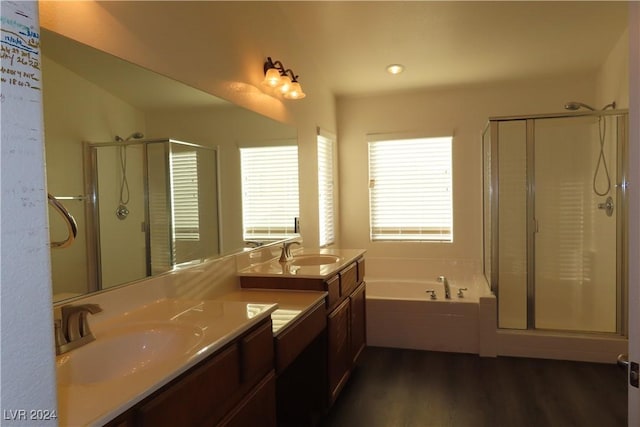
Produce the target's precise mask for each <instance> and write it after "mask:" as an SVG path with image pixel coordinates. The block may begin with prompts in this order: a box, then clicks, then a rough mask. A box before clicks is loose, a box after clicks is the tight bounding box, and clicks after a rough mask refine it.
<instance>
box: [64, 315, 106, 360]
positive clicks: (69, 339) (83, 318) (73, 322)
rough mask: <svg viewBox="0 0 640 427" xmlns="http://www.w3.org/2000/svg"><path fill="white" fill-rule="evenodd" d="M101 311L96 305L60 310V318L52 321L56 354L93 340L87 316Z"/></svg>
mask: <svg viewBox="0 0 640 427" xmlns="http://www.w3.org/2000/svg"><path fill="white" fill-rule="evenodd" d="M101 311H102V308H100V306H99V305H98V304H79V305H71V304H69V305H65V306H63V307H62V309H61V312H62V318H61V319H55V320H54V326H55V340H56V354H63V353H66V352H67V351H71V350H73V349H74V348H78V347H80V346H83V345H85V344H87V343H90V342H91V341H93V340H95V337H94V336H93V333H92V332H91V329H89V322H88V321H87V315H88V314H96V313H100V312H101Z"/></svg>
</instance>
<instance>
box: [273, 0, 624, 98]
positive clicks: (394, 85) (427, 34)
mask: <svg viewBox="0 0 640 427" xmlns="http://www.w3.org/2000/svg"><path fill="white" fill-rule="evenodd" d="M279 7H280V8H281V10H282V14H283V15H284V16H285V20H284V22H283V23H282V25H283V26H284V28H286V30H287V32H288V33H289V34H290V36H291V37H293V38H295V39H296V40H297V42H298V44H299V47H300V49H304V51H305V52H306V53H307V55H308V56H309V57H310V61H309V62H311V63H312V66H313V67H314V69H318V70H322V73H323V75H324V77H323V79H324V80H325V83H326V85H327V86H328V87H329V88H330V90H331V91H333V92H334V93H335V94H337V95H349V94H359V93H375V92H385V91H395V90H403V89H410V88H428V87H441V86H450V85H464V84H474V83H484V82H491V81H503V80H514V79H523V78H532V77H544V76H552V75H558V74H567V73H574V72H575V73H585V72H592V71H594V70H597V68H598V67H599V66H600V65H601V64H602V63H603V62H604V60H605V59H606V57H607V55H608V53H609V52H610V51H611V49H612V48H613V46H614V45H615V43H616V42H617V41H618V40H619V39H620V36H621V35H622V33H623V32H624V31H625V29H626V28H627V4H626V3H624V2H590V1H589V2H578V1H572V2H555V1H550V2H423V1H394V2H324V1H323V2H281V3H279ZM306 62H307V61H305V63H306ZM392 63H400V64H403V65H404V66H405V67H406V69H405V72H404V73H402V74H400V75H397V76H391V75H389V74H388V73H386V71H385V67H386V66H387V65H389V64H392ZM309 65H310V64H306V66H307V67H308V66H309ZM296 67H297V66H296ZM296 72H298V70H297V69H296ZM309 72H312V70H309ZM300 74H301V76H304V74H303V73H302V71H301V72H300Z"/></svg>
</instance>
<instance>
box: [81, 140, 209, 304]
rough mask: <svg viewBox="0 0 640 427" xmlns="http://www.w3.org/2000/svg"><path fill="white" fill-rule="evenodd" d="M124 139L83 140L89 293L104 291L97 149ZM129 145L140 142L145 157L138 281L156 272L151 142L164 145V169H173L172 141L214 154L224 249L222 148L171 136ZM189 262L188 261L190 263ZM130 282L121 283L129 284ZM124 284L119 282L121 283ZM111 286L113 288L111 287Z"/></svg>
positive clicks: (172, 261)
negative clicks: (142, 252) (142, 243)
mask: <svg viewBox="0 0 640 427" xmlns="http://www.w3.org/2000/svg"><path fill="white" fill-rule="evenodd" d="M122 144H123V143H122V142H119V141H109V142H90V141H83V150H84V165H85V167H84V182H85V194H87V195H88V197H87V203H85V216H86V218H87V219H86V227H87V233H86V235H87V282H88V283H87V291H88V292H96V291H101V290H103V286H102V261H101V260H102V254H101V249H100V248H101V245H100V228H99V225H100V216H99V209H100V206H99V204H100V201H99V200H98V177H97V170H98V148H101V147H121V146H122ZM126 144H127V145H129V146H131V145H141V146H142V147H143V148H142V150H143V151H142V152H143V156H142V173H143V177H142V179H143V188H144V233H145V237H144V241H145V270H146V276H145V277H140V278H138V279H135V280H134V281H136V280H140V279H144V278H146V277H151V276H153V272H152V270H151V231H150V228H149V226H150V224H149V222H150V212H149V159H148V146H149V144H162V146H163V148H164V161H165V169H166V170H169V169H170V153H171V151H172V149H171V147H172V144H176V145H180V146H188V147H195V148H199V149H204V150H207V151H212V152H214V153H215V167H216V175H215V178H216V218H217V226H218V243H217V248H216V251H217V253H218V254H219V253H220V251H221V248H222V218H221V213H222V212H221V194H220V147H219V146H213V147H210V146H204V145H199V144H193V143H190V142H184V141H180V140H177V139H172V138H160V139H157V138H156V139H143V140H134V141H130V142H127V143H126ZM170 179H171V178H170V174H169V173H167V176H166V181H167V182H166V185H167V188H169V191H167V194H166V197H167V207H168V209H169V210H170V209H171V203H172V201H171V200H172V197H173V189H172V188H171V185H170V184H171V182H170ZM167 216H168V217H169V228H170V229H173V219H172V215H171V214H170V212H167ZM173 244H174V242H173V239H171V238H169V242H168V249H169V255H170V257H171V260H170V261H171V262H170V263H169V264H170V265H171V266H172V267H174V266H175V265H176V264H175V262H174V261H175V260H174V259H173V253H174V251H173ZM188 263H189V262H186V263H185V264H188ZM126 283H128V282H125V283H122V284H126ZM122 284H119V285H116V287H117V286H121V285H122ZM108 289H111V288H108Z"/></svg>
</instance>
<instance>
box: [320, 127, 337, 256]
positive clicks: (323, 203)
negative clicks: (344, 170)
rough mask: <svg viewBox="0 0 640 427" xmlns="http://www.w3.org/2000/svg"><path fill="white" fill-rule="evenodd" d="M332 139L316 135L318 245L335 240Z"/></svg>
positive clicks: (327, 243) (328, 243) (324, 244)
mask: <svg viewBox="0 0 640 427" xmlns="http://www.w3.org/2000/svg"><path fill="white" fill-rule="evenodd" d="M333 143H334V142H333V140H332V139H329V138H326V137H324V136H322V135H318V205H319V218H318V222H319V226H320V230H319V231H320V240H319V242H320V246H326V245H330V244H331V243H333V242H334V241H335V226H334V222H335V207H334V193H333Z"/></svg>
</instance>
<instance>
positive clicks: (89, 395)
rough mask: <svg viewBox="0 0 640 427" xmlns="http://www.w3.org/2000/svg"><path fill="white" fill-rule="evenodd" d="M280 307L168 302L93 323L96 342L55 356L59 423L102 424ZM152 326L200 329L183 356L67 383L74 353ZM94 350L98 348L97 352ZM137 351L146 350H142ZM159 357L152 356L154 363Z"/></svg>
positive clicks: (65, 424)
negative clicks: (121, 333)
mask: <svg viewBox="0 0 640 427" xmlns="http://www.w3.org/2000/svg"><path fill="white" fill-rule="evenodd" d="M276 308H277V304H272V303H253V302H241V301H222V300H205V301H189V300H183V299H166V300H161V301H157V302H154V303H151V304H147V305H144V306H142V307H140V308H138V309H136V310H133V311H130V312H128V313H125V314H124V315H123V316H121V317H119V318H117V319H113V320H110V321H105V322H102V323H98V324H96V325H95V327H94V326H93V325H92V328H93V333H94V335H95V337H96V341H93V342H91V343H89V344H86V345H85V346H83V347H80V348H78V349H76V350H72V351H71V352H68V353H65V354H63V355H60V356H57V358H56V359H57V365H58V416H59V420H58V421H59V424H60V425H61V426H85V425H103V424H104V423H106V422H107V421H110V420H111V419H113V418H115V417H116V416H118V415H120V414H121V413H123V412H124V411H126V410H127V409H129V408H131V407H132V406H133V405H135V404H136V403H138V402H140V401H141V400H142V399H144V398H145V397H147V396H149V395H151V394H152V393H153V392H154V391H156V390H158V389H159V388H161V387H162V386H163V385H165V384H167V383H168V382H170V381H171V380H173V379H174V378H176V377H178V376H179V375H180V374H182V373H183V372H185V371H187V370H188V369H189V368H191V367H193V366H194V365H196V364H197V363H198V362H200V361H202V360H204V359H205V358H207V357H208V356H209V355H211V354H213V353H214V352H215V351H217V350H219V349H220V348H222V347H224V346H225V345H226V344H228V343H229V342H231V341H232V340H233V339H234V338H236V337H237V336H238V335H240V334H242V333H243V332H245V331H247V330H248V329H250V328H251V327H252V326H253V325H255V324H257V323H259V322H260V321H261V320H263V319H265V318H267V317H268V316H270V315H271V313H273V312H274V311H275V310H276ZM154 324H162V325H167V324H170V325H173V326H175V327H179V326H180V325H189V327H192V328H195V329H196V330H197V334H196V340H197V342H196V343H193V342H188V343H186V344H185V348H184V351H183V352H181V354H179V355H177V356H172V357H171V358H169V359H167V360H162V362H161V363H150V364H149V365H148V366H146V365H144V364H140V363H139V364H138V366H134V367H132V368H129V371H128V372H126V373H124V374H120V375H117V376H114V377H113V378H112V379H108V380H106V381H96V382H92V380H90V381H86V382H84V383H83V384H71V385H67V384H65V379H64V374H63V373H64V372H66V371H65V367H64V364H65V363H68V362H69V359H70V358H73V357H74V353H75V354H76V357H78V356H80V357H82V353H76V352H83V351H84V352H91V351H95V349H97V348H99V347H98V345H100V344H96V343H101V337H103V340H105V339H106V338H105V337H109V336H110V334H112V331H118V330H123V329H126V330H131V331H135V330H136V327H137V325H139V326H140V328H139V329H140V330H142V328H144V327H147V325H154ZM152 327H153V326H152ZM102 342H104V341H102ZM91 346H94V347H93V349H91V348H90V347H91ZM122 351H129V352H131V351H134V349H130V348H126V349H123V350H122ZM139 351H144V347H143V348H142V349H140V350H139ZM151 353H153V352H151ZM85 354H91V353H85ZM109 356H110V355H109V354H106V355H104V359H105V361H99V360H96V361H95V362H96V363H95V365H96V366H97V367H98V368H97V369H96V375H97V376H99V375H100V367H102V368H105V369H106V366H108V365H109V363H108V362H109ZM156 356H157V355H154V354H150V355H149V357H150V360H153V358H154V357H156ZM98 357H100V356H98ZM76 360H77V359H76ZM103 362H105V363H104V364H103ZM69 366H72V365H69ZM114 369H121V367H120V366H118V367H115V368H114Z"/></svg>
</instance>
